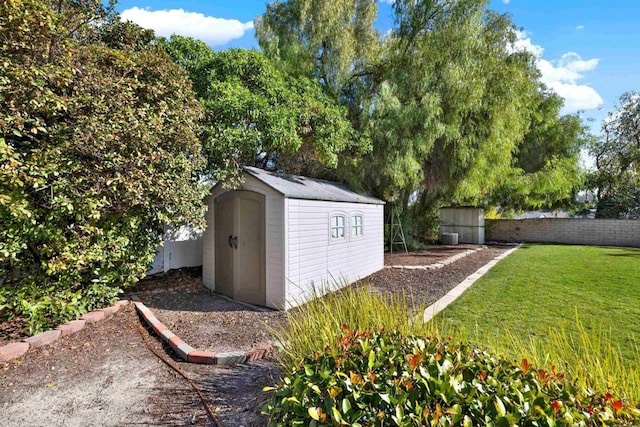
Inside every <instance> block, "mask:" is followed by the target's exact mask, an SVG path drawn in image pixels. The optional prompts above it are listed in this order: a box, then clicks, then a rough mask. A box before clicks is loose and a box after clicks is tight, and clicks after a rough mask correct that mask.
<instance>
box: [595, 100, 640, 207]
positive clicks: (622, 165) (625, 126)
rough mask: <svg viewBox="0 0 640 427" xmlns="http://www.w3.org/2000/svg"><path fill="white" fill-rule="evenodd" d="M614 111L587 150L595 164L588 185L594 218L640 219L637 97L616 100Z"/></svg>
mask: <svg viewBox="0 0 640 427" xmlns="http://www.w3.org/2000/svg"><path fill="white" fill-rule="evenodd" d="M619 103H620V104H619V106H618V108H617V110H616V111H614V112H611V113H609V115H608V116H607V118H606V119H605V120H604V122H603V124H602V132H603V135H602V136H601V137H600V138H598V139H597V140H595V141H594V143H593V145H592V146H591V148H590V151H591V154H592V155H593V156H594V157H595V160H596V171H595V173H593V174H592V176H591V185H592V187H594V188H595V190H596V196H597V210H596V216H598V217H600V218H635V219H637V218H640V93H638V92H627V93H625V94H623V95H622V96H621V97H620V101H619Z"/></svg>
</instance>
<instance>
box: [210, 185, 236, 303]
mask: <svg viewBox="0 0 640 427" xmlns="http://www.w3.org/2000/svg"><path fill="white" fill-rule="evenodd" d="M233 205H234V198H233V193H231V192H229V193H225V194H223V195H221V196H220V197H218V198H216V200H215V205H214V206H215V208H214V210H215V212H214V215H215V216H214V218H215V222H216V224H215V239H216V249H215V250H216V252H215V254H216V255H215V257H216V260H215V263H216V269H215V274H216V291H218V292H220V293H221V294H225V295H229V296H230V297H233V270H234V268H233V241H232V237H233V235H234V221H233V213H234V210H235V209H234V206H233Z"/></svg>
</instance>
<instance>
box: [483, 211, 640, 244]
mask: <svg viewBox="0 0 640 427" xmlns="http://www.w3.org/2000/svg"><path fill="white" fill-rule="evenodd" d="M485 226H486V234H487V240H489V241H497V242H518V243H520V242H532V243H563V244H573V245H602V246H631V247H640V220H622V219H581V218H542V219H487V220H485Z"/></svg>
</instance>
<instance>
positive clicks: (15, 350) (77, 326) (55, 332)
mask: <svg viewBox="0 0 640 427" xmlns="http://www.w3.org/2000/svg"><path fill="white" fill-rule="evenodd" d="M127 304H129V301H128V300H120V301H118V302H116V303H115V305H114V306H113V307H107V308H101V309H99V310H94V311H90V312H89V313H85V314H83V315H82V316H80V319H78V320H72V321H70V322H67V323H64V324H62V325H58V326H57V327H56V328H54V329H51V330H49V331H46V332H42V333H40V334H38V335H34V336H32V337H28V338H25V339H23V340H22V341H20V342H12V343H9V344H6V345H4V346H2V347H0V363H4V362H8V361H10V360H13V359H15V358H17V357H20V356H22V355H23V354H25V353H26V352H27V351H29V349H30V348H31V347H33V348H38V347H42V346H43V345H47V344H51V343H52V342H54V341H55V340H57V339H58V338H60V337H64V336H67V335H71V334H75V333H76V332H79V331H80V330H82V328H84V326H85V325H86V324H87V323H95V322H99V321H101V320H103V319H106V318H108V317H110V316H112V315H113V314H115V313H117V312H118V311H120V308H122V307H123V306H125V305H127Z"/></svg>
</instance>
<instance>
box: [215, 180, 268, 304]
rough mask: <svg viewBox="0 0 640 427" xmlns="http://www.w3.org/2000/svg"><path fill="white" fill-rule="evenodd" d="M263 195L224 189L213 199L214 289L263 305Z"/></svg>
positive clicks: (241, 299) (264, 301)
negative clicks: (222, 192) (223, 192)
mask: <svg viewBox="0 0 640 427" xmlns="http://www.w3.org/2000/svg"><path fill="white" fill-rule="evenodd" d="M264 205H265V201H264V196H263V195H262V194H258V193H254V192H251V191H234V192H228V193H225V194H223V195H221V196H220V197H218V198H216V201H215V239H216V249H215V250H216V260H215V264H216V268H215V275H216V278H215V281H216V290H217V291H218V292H220V293H223V294H225V295H229V296H231V297H232V298H234V299H237V300H240V301H245V302H249V303H253V304H259V305H264V304H265V303H266V298H265V296H266V295H265V294H266V292H265V230H264V228H265V227H264V224H265V215H264Z"/></svg>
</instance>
